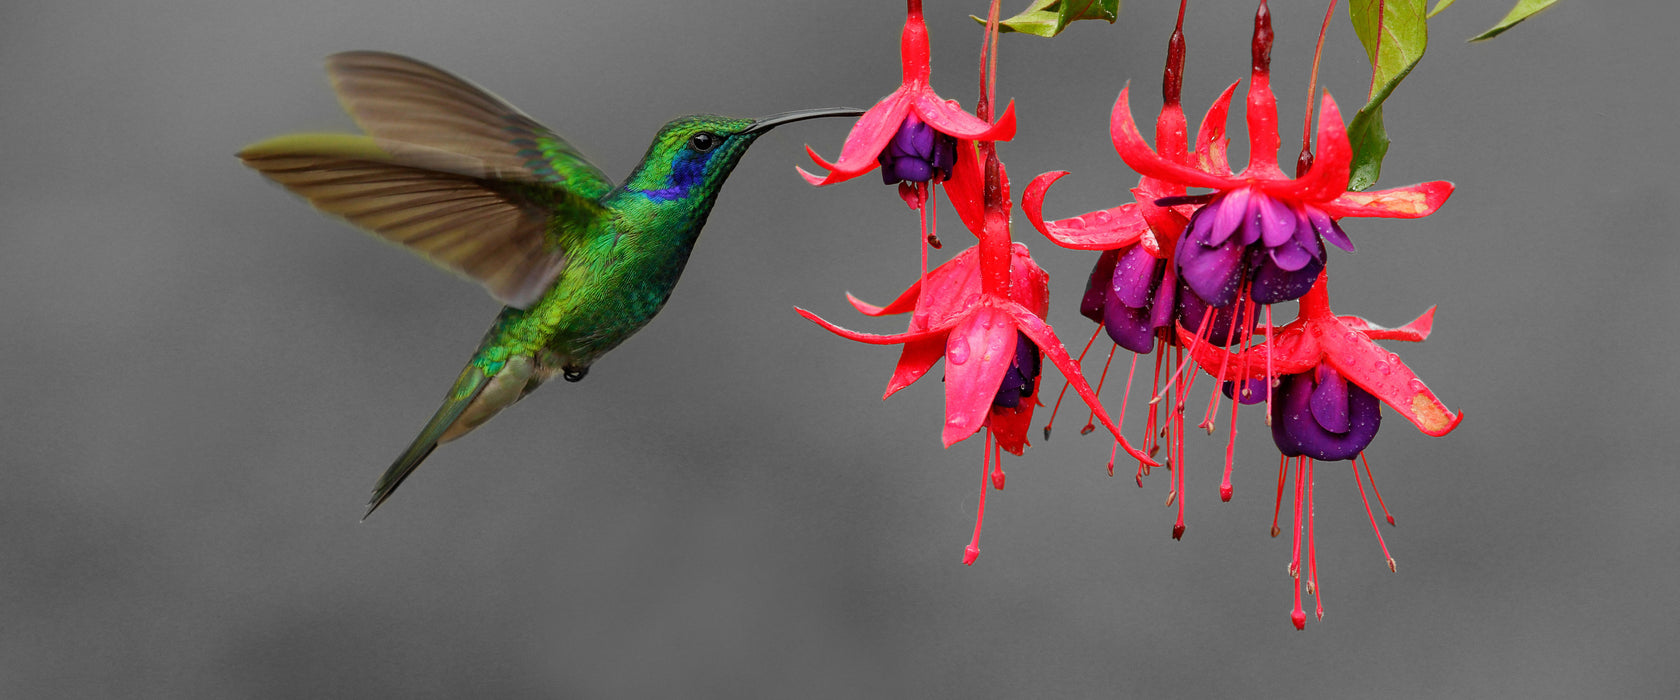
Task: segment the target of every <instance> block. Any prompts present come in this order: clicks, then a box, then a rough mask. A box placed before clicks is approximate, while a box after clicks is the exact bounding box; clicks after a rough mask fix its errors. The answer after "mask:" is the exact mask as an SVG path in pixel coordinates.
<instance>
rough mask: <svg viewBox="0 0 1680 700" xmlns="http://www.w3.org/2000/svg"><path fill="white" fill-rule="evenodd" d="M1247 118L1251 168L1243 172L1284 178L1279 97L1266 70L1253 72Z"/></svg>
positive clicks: (1253, 175)
mask: <svg viewBox="0 0 1680 700" xmlns="http://www.w3.org/2000/svg"><path fill="white" fill-rule="evenodd" d="M1247 117H1248V167H1247V168H1246V169H1244V170H1243V174H1244V175H1247V176H1249V177H1250V178H1255V179H1273V178H1276V179H1282V177H1281V176H1282V175H1283V171H1281V170H1279V169H1278V166H1277V154H1278V147H1279V146H1280V145H1281V144H1282V142H1281V141H1280V140H1279V139H1278V116H1277V98H1276V97H1274V96H1273V95H1272V81H1271V76H1270V75H1267V74H1266V73H1261V72H1258V71H1257V72H1254V73H1251V74H1250V75H1249V79H1248V114H1247ZM1342 184H1344V185H1345V184H1347V181H1346V180H1345V179H1344V180H1343V181H1342ZM1344 189H1345V188H1344Z"/></svg>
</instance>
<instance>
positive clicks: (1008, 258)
mask: <svg viewBox="0 0 1680 700" xmlns="http://www.w3.org/2000/svg"><path fill="white" fill-rule="evenodd" d="M1004 201H1007V200H1004ZM1000 230H1001V231H1004V232H1005V235H1004V236H998V237H990V236H986V237H983V238H982V240H981V243H980V245H977V246H975V247H973V248H970V249H968V250H965V251H963V252H961V253H959V254H958V255H957V256H956V257H954V258H952V259H951V260H950V261H948V262H946V263H945V264H943V265H940V266H939V267H937V268H934V269H933V270H931V271H929V272H927V273H925V275H924V276H923V279H921V280H919V281H917V282H916V283H914V284H912V285H911V286H910V288H909V289H906V290H905V291H904V292H903V293H902V294H900V295H899V296H898V298H897V299H895V300H893V302H892V303H890V304H888V305H887V306H885V307H877V306H873V305H871V304H867V303H864V302H862V301H859V300H858V299H856V298H853V297H850V295H848V298H849V299H850V300H851V302H852V305H853V306H854V307H856V308H857V309H858V310H859V311H861V312H863V313H865V314H868V315H871V316H880V315H884V314H897V313H904V312H906V311H910V312H911V315H910V325H909V328H908V329H907V330H906V331H905V332H904V333H900V334H896V335H873V334H869V333H859V332H856V331H852V330H847V329H845V328H841V327H839V326H836V325H834V324H832V323H829V322H828V321H825V320H823V319H822V318H820V317H818V316H817V315H816V314H813V313H811V312H809V311H806V310H805V309H797V311H798V312H799V314H800V315H801V316H804V317H805V318H808V319H810V320H811V321H814V322H815V323H817V324H818V325H820V326H822V327H823V328H826V329H828V330H829V331H830V332H832V333H834V334H836V335H839V336H841V337H843V338H847V339H850V340H856V341H858V342H863V343H870V344H875V345H897V344H902V345H903V346H904V349H903V351H902V352H901V353H900V355H899V360H898V366H897V368H896V369H894V370H893V376H892V379H891V380H889V381H888V383H887V391H886V394H885V395H884V396H883V397H882V398H883V399H884V398H886V397H887V396H891V395H893V393H895V392H897V391H898V390H899V389H902V388H904V387H906V386H909V385H910V384H912V383H914V382H915V381H916V380H918V379H920V378H922V377H923V376H924V375H926V374H927V373H928V370H930V369H932V368H933V365H934V364H935V363H937V362H938V361H939V360H940V359H941V358H943V359H944V360H945V424H944V429H943V435H942V439H943V441H944V444H945V446H946V447H950V446H951V445H953V444H955V443H957V442H959V441H961V440H963V439H964V438H967V437H968V436H970V435H973V434H974V433H976V432H978V431H980V430H981V429H982V428H985V429H987V430H988V431H989V433H988V437H987V440H986V456H985V468H984V471H983V478H982V484H981V491H980V507H979V510H978V512H976V514H975V522H974V537H973V539H972V540H970V542H969V545H968V547H967V548H966V550H965V551H964V554H963V563H965V564H973V563H974V561H975V559H976V558H977V557H978V556H979V554H980V546H979V541H980V528H981V525H982V524H983V523H984V521H985V516H986V510H985V509H986V483H987V482H990V483H991V484H992V485H994V486H995V487H996V488H1003V483H1004V480H1003V471H1002V463H1003V452H1004V451H1005V450H1007V451H1009V452H1012V453H1014V454H1021V451H1022V449H1023V448H1024V447H1026V445H1027V429H1028V427H1029V426H1030V425H1031V423H1032V414H1033V408H1034V407H1036V406H1037V405H1038V401H1037V399H1036V397H1035V394H1037V392H1038V383H1039V370H1040V366H1041V357H1048V358H1049V359H1050V361H1051V362H1052V363H1053V364H1055V365H1056V367H1057V369H1059V370H1061V372H1062V373H1063V375H1065V376H1066V377H1067V378H1068V381H1069V382H1070V383H1071V384H1072V385H1073V386H1074V387H1075V389H1076V390H1077V391H1078V392H1079V395H1080V396H1081V397H1083V398H1084V399H1085V401H1086V402H1087V403H1088V404H1090V406H1091V410H1092V412H1093V413H1094V414H1095V415H1096V416H1097V417H1098V419H1100V420H1101V421H1102V423H1103V425H1104V426H1106V427H1108V429H1109V430H1110V431H1112V432H1113V433H1114V435H1115V438H1116V439H1117V440H1119V444H1120V445H1121V446H1124V447H1125V449H1126V451H1127V452H1128V453H1129V454H1131V455H1132V456H1134V457H1136V458H1137V459H1138V460H1139V461H1140V463H1144V464H1150V465H1154V464H1156V462H1155V461H1154V460H1152V459H1150V458H1149V456H1148V455H1145V454H1143V453H1141V452H1138V451H1137V450H1135V449H1133V448H1132V446H1131V445H1130V444H1129V443H1127V442H1126V441H1125V440H1124V439H1123V438H1120V437H1119V436H1120V432H1119V429H1118V428H1116V427H1115V425H1114V423H1113V422H1111V421H1110V420H1109V418H1108V414H1107V412H1105V411H1104V410H1103V408H1102V404H1101V403H1099V402H1098V401H1097V397H1096V392H1094V391H1092V390H1091V387H1090V384H1088V383H1087V382H1086V381H1085V379H1084V377H1083V376H1081V375H1080V373H1079V366H1078V365H1077V364H1076V363H1074V361H1073V358H1071V357H1069V356H1068V352H1067V349H1066V348H1064V347H1063V346H1062V343H1061V341H1060V340H1059V339H1057V338H1056V334H1055V331H1054V330H1052V329H1051V328H1050V325H1049V324H1047V323H1045V322H1044V315H1045V314H1046V313H1047V312H1048V311H1049V305H1050V281H1049V276H1048V275H1047V274H1045V272H1044V270H1043V269H1042V268H1040V267H1039V266H1038V264H1037V263H1035V262H1033V259H1032V256H1031V255H1030V254H1029V253H1028V252H1027V247H1026V246H1025V245H1022V244H1020V243H1009V242H1008V239H1007V233H1006V232H1007V229H1000ZM1000 239H1001V240H1000ZM998 272H1003V273H1004V274H1002V275H999V274H996V273H998ZM999 278H1001V279H1002V280H1003V282H1004V284H1001V285H1000V284H998V283H997V282H996V281H995V280H998V279H999ZM994 445H995V449H994ZM994 464H995V465H996V468H995V470H994Z"/></svg>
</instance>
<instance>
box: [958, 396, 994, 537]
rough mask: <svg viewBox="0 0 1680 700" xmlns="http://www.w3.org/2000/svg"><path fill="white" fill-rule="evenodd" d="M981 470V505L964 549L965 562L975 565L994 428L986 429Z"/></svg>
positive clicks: (990, 462) (990, 468) (989, 476)
mask: <svg viewBox="0 0 1680 700" xmlns="http://www.w3.org/2000/svg"><path fill="white" fill-rule="evenodd" d="M982 459H984V460H985V463H984V465H983V466H982V468H981V470H980V507H979V509H978V510H977V511H976V512H975V513H974V537H973V538H972V539H970V540H969V541H968V548H967V549H965V550H963V564H964V565H966V566H974V560H975V559H977V558H979V556H980V527H981V526H982V525H985V524H986V486H987V482H988V481H991V470H992V430H991V428H987V429H986V455H985V457H983V458H982Z"/></svg>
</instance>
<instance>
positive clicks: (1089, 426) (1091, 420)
mask: <svg viewBox="0 0 1680 700" xmlns="http://www.w3.org/2000/svg"><path fill="white" fill-rule="evenodd" d="M1119 347H1120V346H1118V345H1115V346H1111V347H1109V349H1108V359H1106V360H1103V371H1102V374H1100V375H1098V376H1097V388H1095V389H1092V391H1093V392H1094V393H1096V394H1098V395H1101V394H1102V387H1103V382H1106V381H1108V366H1109V365H1110V364H1111V363H1113V362H1114V351H1115V349H1117V348H1119ZM1116 425H1117V426H1118V424H1116ZM1096 429H1097V411H1096V409H1092V410H1091V415H1089V416H1087V417H1086V418H1085V427H1083V428H1080V429H1079V434H1080V435H1090V434H1091V431H1093V430H1096Z"/></svg>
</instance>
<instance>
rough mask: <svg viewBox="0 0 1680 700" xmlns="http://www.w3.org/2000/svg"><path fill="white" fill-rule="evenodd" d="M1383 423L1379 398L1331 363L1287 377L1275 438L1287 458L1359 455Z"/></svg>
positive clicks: (1276, 406) (1275, 412) (1276, 408)
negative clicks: (1349, 378)
mask: <svg viewBox="0 0 1680 700" xmlns="http://www.w3.org/2000/svg"><path fill="white" fill-rule="evenodd" d="M1380 427H1382V409H1381V408H1379V403H1378V401H1377V397H1375V396H1373V395H1371V393H1370V392H1368V391H1366V390H1364V389H1361V388H1360V387H1359V385H1358V384H1354V383H1352V382H1349V381H1348V380H1347V379H1345V378H1343V377H1342V375H1341V374H1340V373H1339V372H1337V371H1336V370H1335V368H1334V367H1331V366H1330V365H1329V364H1324V363H1321V364H1319V365H1318V366H1317V367H1314V368H1313V369H1312V370H1311V371H1307V372H1302V373H1300V374H1291V375H1289V376H1286V377H1283V378H1282V380H1281V383H1280V384H1279V385H1278V392H1277V400H1276V401H1274V402H1273V403H1272V441H1273V442H1275V443H1277V448H1278V451H1279V452H1282V453H1283V455H1284V456H1286V457H1298V456H1301V455H1306V456H1307V457H1311V458H1313V459H1316V460H1319V461H1336V460H1342V459H1353V458H1354V457H1357V456H1359V453H1361V452H1364V451H1365V448H1366V447H1369V446H1370V445H1371V440H1372V439H1374V438H1376V436H1377V429H1378V428H1380Z"/></svg>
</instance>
